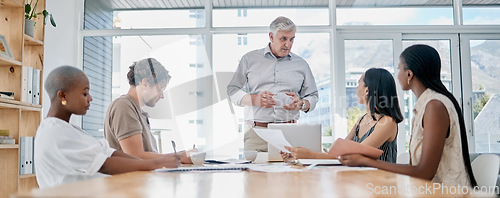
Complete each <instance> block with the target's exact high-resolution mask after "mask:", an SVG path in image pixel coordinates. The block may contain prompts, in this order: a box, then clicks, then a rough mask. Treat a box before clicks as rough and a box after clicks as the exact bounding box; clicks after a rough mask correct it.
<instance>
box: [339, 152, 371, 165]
mask: <svg viewBox="0 0 500 198" xmlns="http://www.w3.org/2000/svg"><path fill="white" fill-rule="evenodd" d="M366 160H371V159H370V158H368V157H366V156H364V155H361V154H347V155H342V156H339V161H340V163H342V164H343V165H346V166H364V165H365V161H366Z"/></svg>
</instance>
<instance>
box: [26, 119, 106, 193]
mask: <svg viewBox="0 0 500 198" xmlns="http://www.w3.org/2000/svg"><path fill="white" fill-rule="evenodd" d="M114 151H115V150H114V149H112V148H110V147H109V145H108V143H107V142H106V140H104V139H102V140H97V139H95V138H94V137H92V136H91V135H89V134H87V133H86V132H84V131H83V130H82V129H80V128H78V127H76V126H73V125H71V124H69V123H67V122H65V121H64V120H61V119H58V118H54V117H48V118H45V119H44V120H43V121H42V123H40V126H39V127H38V130H37V133H36V137H35V151H34V152H35V153H34V154H35V155H34V157H35V163H36V164H35V171H36V179H37V181H38V185H39V186H40V188H47V187H52V186H57V185H61V184H65V183H69V182H74V181H80V180H85V179H90V178H94V177H104V176H106V175H105V174H102V173H99V172H98V171H99V169H100V168H101V166H102V165H103V164H104V162H105V161H106V159H107V158H108V157H110V156H111V155H112V154H113V152H114Z"/></svg>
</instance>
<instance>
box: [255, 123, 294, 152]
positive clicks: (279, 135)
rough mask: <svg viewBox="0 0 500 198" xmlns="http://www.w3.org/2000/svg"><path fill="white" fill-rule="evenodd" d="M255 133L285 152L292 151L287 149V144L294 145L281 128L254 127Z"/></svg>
mask: <svg viewBox="0 0 500 198" xmlns="http://www.w3.org/2000/svg"><path fill="white" fill-rule="evenodd" d="M253 130H255V133H257V135H258V136H259V137H260V138H262V139H263V140H265V141H267V143H269V144H271V145H272V146H274V147H275V148H277V149H279V150H280V151H283V152H287V153H288V152H290V151H288V150H287V149H285V146H289V147H292V145H291V144H290V143H289V142H288V141H287V140H286V139H285V136H283V132H281V129H256V128H254V129H253Z"/></svg>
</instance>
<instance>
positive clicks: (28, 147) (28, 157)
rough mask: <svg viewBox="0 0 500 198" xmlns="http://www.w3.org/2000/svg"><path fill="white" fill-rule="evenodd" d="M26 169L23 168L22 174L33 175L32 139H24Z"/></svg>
mask: <svg viewBox="0 0 500 198" xmlns="http://www.w3.org/2000/svg"><path fill="white" fill-rule="evenodd" d="M25 148H26V156H25V157H26V161H27V164H26V167H24V174H31V173H33V137H26V147H25Z"/></svg>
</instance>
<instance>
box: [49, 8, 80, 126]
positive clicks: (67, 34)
mask: <svg viewBox="0 0 500 198" xmlns="http://www.w3.org/2000/svg"><path fill="white" fill-rule="evenodd" d="M46 9H47V11H49V13H52V15H53V16H54V20H55V21H56V24H57V27H55V28H54V27H52V26H51V25H48V24H47V25H46V26H45V41H44V43H45V45H44V64H43V65H44V68H43V80H44V82H45V80H46V78H47V75H48V74H49V73H50V71H52V70H53V69H54V68H56V67H58V66H61V65H71V66H75V67H78V68H82V66H81V64H80V61H79V59H80V58H79V56H80V49H81V48H80V47H79V46H80V45H81V41H80V40H81V39H80V29H81V24H82V23H81V21H83V20H82V17H83V15H82V13H83V0H47V4H46ZM49 106H50V99H49V97H48V95H47V93H46V92H45V90H44V91H43V103H42V108H43V114H42V115H43V117H46V116H47V113H48V111H49ZM70 122H71V123H72V124H74V125H77V126H80V125H81V117H80V116H72V119H71V121H70Z"/></svg>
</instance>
